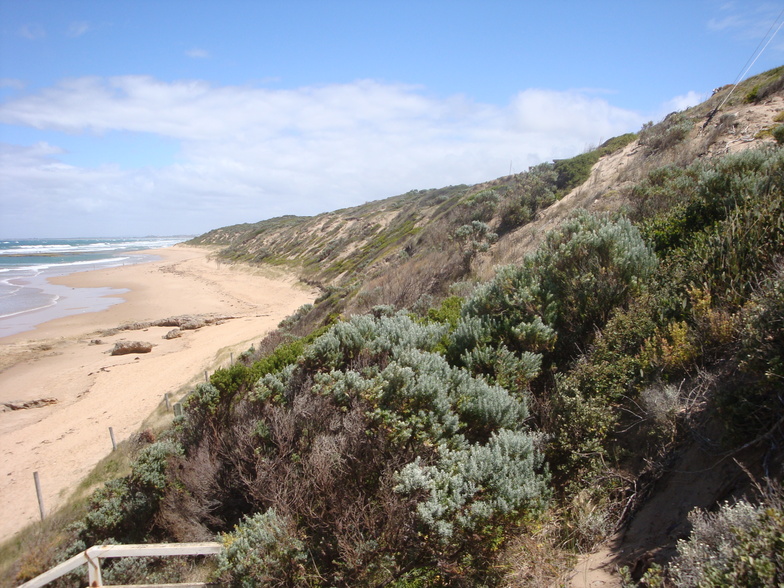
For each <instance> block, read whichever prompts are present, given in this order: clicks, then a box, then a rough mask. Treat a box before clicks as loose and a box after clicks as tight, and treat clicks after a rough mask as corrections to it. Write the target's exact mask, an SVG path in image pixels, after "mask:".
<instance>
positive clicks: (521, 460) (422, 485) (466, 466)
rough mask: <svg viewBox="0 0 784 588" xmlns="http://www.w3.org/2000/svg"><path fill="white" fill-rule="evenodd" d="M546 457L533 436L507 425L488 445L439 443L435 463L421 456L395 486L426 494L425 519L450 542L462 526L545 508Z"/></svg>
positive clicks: (422, 515)
mask: <svg viewBox="0 0 784 588" xmlns="http://www.w3.org/2000/svg"><path fill="white" fill-rule="evenodd" d="M541 461H542V458H541V455H540V454H539V452H538V451H537V450H536V448H535V439H534V437H533V436H532V435H530V434H528V433H523V432H520V431H509V430H503V429H502V430H500V431H498V432H496V433H493V435H492V436H491V437H490V440H489V441H488V443H487V444H485V445H470V446H468V447H466V448H464V449H457V450H452V449H449V448H447V447H443V446H442V447H439V460H438V462H437V463H435V464H433V465H424V464H423V463H422V461H421V460H420V459H417V460H416V461H414V462H413V463H410V464H408V465H407V466H406V467H404V468H403V469H402V470H401V472H400V474H399V476H398V485H397V486H396V488H395V490H396V491H398V492H401V493H414V492H423V493H424V495H425V498H424V500H422V501H421V502H420V503H419V504H418V505H417V513H418V515H419V517H420V519H421V521H422V522H423V523H424V525H425V526H426V527H428V528H429V529H430V530H432V532H434V533H435V534H436V535H437V536H438V537H439V539H440V540H442V541H449V540H450V539H452V538H453V535H454V534H455V532H456V531H457V530H459V531H462V532H470V531H474V530H477V529H478V528H479V527H481V526H482V525H484V524H487V523H490V522H495V521H499V520H501V519H502V518H503V517H504V516H507V515H510V514H512V513H515V512H517V511H518V510H519V509H521V508H522V507H526V508H528V509H529V510H535V509H536V508H537V507H538V506H541V505H542V504H543V498H544V497H545V496H546V495H547V493H548V491H547V484H546V478H545V477H544V476H541V475H539V474H537V470H538V469H539V468H540V467H541V465H542V463H541Z"/></svg>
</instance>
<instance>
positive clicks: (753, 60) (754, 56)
mask: <svg viewBox="0 0 784 588" xmlns="http://www.w3.org/2000/svg"><path fill="white" fill-rule="evenodd" d="M782 15H784V9H782V10H781V12H779V15H778V16H777V17H776V19H775V20H774V21H773V23H772V24H771V25H770V28H769V29H768V32H767V33H765V36H764V37H762V39H760V42H759V45H757V48H756V49H754V52H753V53H752V54H751V55H750V56H749V58H748V59H747V60H746V63H745V64H744V65H743V67H742V68H741V73H739V74H738V77H736V78H735V81H734V82H733V83H732V88H731V89H730V91H729V92H728V93H727V95H726V96H725V97H724V100H722V102H721V104H719V105H718V106H717V107H716V108H714V109H713V110H711V112H710V114H708V118H707V120H706V121H705V124H704V125H703V127H702V128H703V129H704V128H705V127H706V126H707V125H708V123H709V122H710V121H711V119H712V118H713V117H714V116H715V115H716V113H717V112H718V111H719V110H721V108H722V106H724V105H725V104H726V103H727V101H728V100H729V99H730V96H732V93H733V92H734V91H735V88H737V87H738V84H739V83H740V82H741V80H743V78H744V77H745V76H746V74H747V73H748V72H749V70H750V69H751V68H752V67H754V64H755V63H756V62H757V60H758V59H759V58H760V56H761V55H762V54H763V53H764V52H765V49H767V48H768V45H770V43H771V41H773V39H774V38H775V37H776V35H777V34H778V32H779V31H780V30H781V27H782V26H784V21H781V23H780V24H779V26H778V28H777V29H776V30H775V32H774V33H773V34H772V35H771V34H770V32H771V31H772V30H773V27H775V26H776V23H778V22H779V20H781V17H782ZM765 39H767V42H765ZM763 42H765V45H764V46H762V43H763ZM760 47H762V49H760ZM749 62H751V63H749Z"/></svg>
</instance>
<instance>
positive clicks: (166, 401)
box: [163, 392, 171, 410]
mask: <svg viewBox="0 0 784 588" xmlns="http://www.w3.org/2000/svg"><path fill="white" fill-rule="evenodd" d="M163 401H164V402H165V403H166V410H171V406H169V393H168V392H166V393H165V394H164V395H163Z"/></svg>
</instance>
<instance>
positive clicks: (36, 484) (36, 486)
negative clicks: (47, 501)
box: [33, 472, 46, 520]
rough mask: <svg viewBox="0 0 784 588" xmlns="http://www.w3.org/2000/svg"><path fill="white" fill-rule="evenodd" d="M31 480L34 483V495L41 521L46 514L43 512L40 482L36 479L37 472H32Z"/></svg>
mask: <svg viewBox="0 0 784 588" xmlns="http://www.w3.org/2000/svg"><path fill="white" fill-rule="evenodd" d="M33 480H34V481H35V494H36V496H38V510H39V511H40V512H41V520H44V517H45V516H46V513H45V511H44V495H43V493H42V492H41V480H40V479H39V478H38V472H33Z"/></svg>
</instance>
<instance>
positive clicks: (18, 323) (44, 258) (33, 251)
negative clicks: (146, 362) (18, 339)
mask: <svg viewBox="0 0 784 588" xmlns="http://www.w3.org/2000/svg"><path fill="white" fill-rule="evenodd" d="M186 239H187V237H140V238H124V239H7V240H3V239H0V338H2V337H4V336H7V335H13V334H16V333H20V332H23V331H27V330H30V329H32V328H34V327H35V325H37V324H40V323H42V322H45V321H49V320H52V319H53V318H59V317H62V316H68V315H71V314H76V313H79V312H94V311H98V310H103V309H105V308H108V307H109V306H111V305H112V304H117V303H119V302H121V299H120V298H117V297H116V296H117V295H119V294H122V293H124V290H118V289H113V288H78V289H73V288H66V287H65V286H55V285H53V284H50V283H49V282H48V281H47V278H51V277H54V276H62V275H65V274H70V273H73V272H79V271H85V270H93V269H105V268H110V267H116V266H121V265H128V264H134V263H142V262H145V261H150V260H152V259H154V257H153V256H151V255H149V254H142V253H139V252H140V251H142V250H145V249H160V248H162V247H170V246H171V245H175V244H176V243H181V242H182V241H185V240H186ZM77 290H78V291H77ZM112 295H114V296H115V297H112ZM107 296H109V297H108V298H107Z"/></svg>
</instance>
